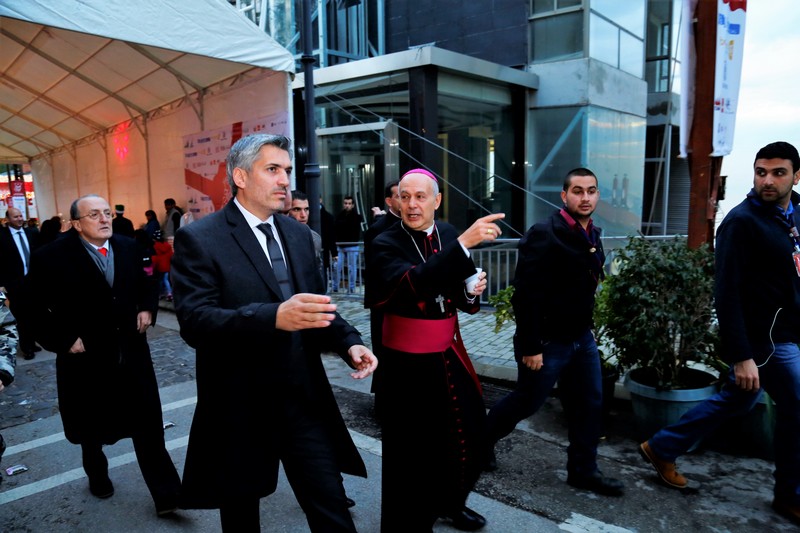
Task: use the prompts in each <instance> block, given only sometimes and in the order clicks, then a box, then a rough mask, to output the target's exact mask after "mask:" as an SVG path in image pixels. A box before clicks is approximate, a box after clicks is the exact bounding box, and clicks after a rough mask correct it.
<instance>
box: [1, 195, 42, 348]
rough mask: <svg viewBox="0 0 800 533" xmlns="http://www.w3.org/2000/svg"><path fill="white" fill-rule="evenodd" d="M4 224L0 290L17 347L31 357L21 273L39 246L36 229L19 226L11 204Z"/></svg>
mask: <svg viewBox="0 0 800 533" xmlns="http://www.w3.org/2000/svg"><path fill="white" fill-rule="evenodd" d="M6 218H8V226H7V227H5V228H2V227H0V291H2V292H4V293H5V294H7V295H8V299H9V301H10V303H11V312H12V313H14V316H15V317H16V319H17V334H18V335H19V350H20V352H21V355H22V357H23V358H25V359H33V358H34V357H35V355H36V354H35V352H37V351H39V350H40V348H39V347H37V346H36V342H35V341H34V338H33V318H32V317H31V316H30V315H29V313H26V310H25V308H24V306H25V301H26V299H27V298H26V296H25V293H24V285H25V284H24V283H23V282H24V279H25V274H27V273H28V269H29V268H30V254H31V253H32V252H33V251H34V250H35V249H36V248H37V247H38V245H39V231H38V230H37V229H36V228H26V227H23V225H24V224H25V215H24V214H23V213H22V211H20V210H19V209H17V208H15V207H9V208H8V211H6Z"/></svg>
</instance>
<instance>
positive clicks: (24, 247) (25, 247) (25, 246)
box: [17, 230, 31, 268]
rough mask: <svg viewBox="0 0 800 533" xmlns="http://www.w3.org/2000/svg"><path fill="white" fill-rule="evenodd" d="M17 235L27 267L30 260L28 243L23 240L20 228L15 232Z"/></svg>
mask: <svg viewBox="0 0 800 533" xmlns="http://www.w3.org/2000/svg"><path fill="white" fill-rule="evenodd" d="M17 237H19V243H20V245H22V255H24V256H25V257H24V259H25V268H28V265H29V264H30V262H31V251H30V249H28V243H26V242H25V236H24V235H23V234H22V230H19V231H18V232H17Z"/></svg>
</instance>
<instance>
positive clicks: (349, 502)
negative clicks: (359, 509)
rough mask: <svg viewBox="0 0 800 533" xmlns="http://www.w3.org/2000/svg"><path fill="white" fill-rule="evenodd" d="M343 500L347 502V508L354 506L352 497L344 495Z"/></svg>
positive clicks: (354, 502)
mask: <svg viewBox="0 0 800 533" xmlns="http://www.w3.org/2000/svg"><path fill="white" fill-rule="evenodd" d="M344 501H346V502H347V508H348V509H350V508H351V507H355V506H356V501H355V500H354V499H353V498H347V497H345V499H344Z"/></svg>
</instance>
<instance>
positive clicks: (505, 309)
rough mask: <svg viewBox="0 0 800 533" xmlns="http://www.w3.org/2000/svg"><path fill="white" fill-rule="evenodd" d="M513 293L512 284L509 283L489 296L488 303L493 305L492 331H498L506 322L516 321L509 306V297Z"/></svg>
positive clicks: (512, 309)
mask: <svg viewBox="0 0 800 533" xmlns="http://www.w3.org/2000/svg"><path fill="white" fill-rule="evenodd" d="M513 295H514V286H513V285H509V286H508V287H506V288H505V289H502V290H500V291H498V292H497V294H493V295H491V296H489V305H491V306H493V307H494V332H495V333H498V332H499V331H500V330H501V329H502V328H503V324H505V323H506V322H516V318H515V317H514V308H513V307H512V306H511V297H512V296H513Z"/></svg>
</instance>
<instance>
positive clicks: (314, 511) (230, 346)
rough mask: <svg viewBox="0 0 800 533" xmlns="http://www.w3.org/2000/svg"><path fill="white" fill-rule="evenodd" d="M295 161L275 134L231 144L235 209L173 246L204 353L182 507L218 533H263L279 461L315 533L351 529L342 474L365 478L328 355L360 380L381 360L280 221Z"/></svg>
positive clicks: (178, 292) (180, 296)
mask: <svg viewBox="0 0 800 533" xmlns="http://www.w3.org/2000/svg"><path fill="white" fill-rule="evenodd" d="M289 149H290V142H289V140H288V139H287V138H285V137H282V136H277V135H266V134H256V135H250V136H247V137H243V138H242V139H240V140H239V141H237V142H236V143H235V144H234V145H233V147H231V151H230V153H229V154H228V158H227V174H228V182H229V184H230V187H231V191H232V193H233V197H234V198H233V200H231V201H230V202H228V203H227V205H225V207H224V208H223V209H222V210H221V211H219V212H217V213H214V214H212V215H209V216H206V217H204V218H202V219H200V220H198V221H196V222H194V223H193V224H191V225H189V226H185V227H182V228H181V229H180V230H179V231H178V232H177V234H176V235H175V256H174V258H173V263H172V271H171V272H172V280H173V295H174V296H175V309H176V313H177V316H178V321H179V322H180V326H181V336H182V337H183V338H184V340H186V342H187V343H188V344H189V345H190V346H193V347H194V348H196V350H197V408H196V409H195V414H194V421H193V422H192V429H191V433H190V435H189V445H188V449H187V452H186V466H185V468H184V472H183V504H182V506H183V507H186V508H205V509H215V508H218V509H220V520H221V522H222V529H223V531H237V532H238V531H259V529H260V516H259V499H260V498H263V497H265V496H267V495H269V494H272V493H273V492H274V491H275V489H276V486H277V482H278V464H279V462H282V463H283V467H284V470H285V472H286V475H287V477H288V478H289V482H290V484H291V485H292V489H293V491H294V493H295V496H296V497H297V500H298V502H299V503H300V505H301V507H302V508H303V510H304V511H305V513H306V517H307V520H308V523H309V526H310V528H311V530H312V531H355V526H354V525H353V520H352V517H351V516H350V513H349V511H348V509H347V499H346V495H345V491H344V486H343V483H342V476H341V473H342V472H344V473H348V474H353V475H359V476H363V477H366V468H365V466H364V463H363V461H362V460H361V456H360V455H359V453H358V450H357V449H356V447H355V445H354V444H353V441H352V439H351V438H350V435H349V433H348V432H347V428H346V427H345V425H344V421H343V420H342V416H341V413H340V412H339V409H338V407H337V405H336V399H335V398H334V396H333V391H332V390H331V386H330V383H329V382H328V379H327V376H326V374H325V369H324V368H323V365H322V360H321V358H320V352H321V351H322V350H324V351H331V352H336V353H338V354H339V355H340V356H341V357H342V358H343V359H345V361H347V362H348V364H349V365H350V366H351V367H353V368H354V369H355V372H354V373H353V374H351V375H352V376H353V377H354V378H356V379H361V378H365V377H367V376H369V375H370V374H371V373H372V372H373V370H374V369H375V367H376V366H377V360H376V359H375V356H374V355H373V354H372V352H371V351H370V350H369V349H367V348H366V347H365V346H363V345H362V341H361V337H360V336H359V335H358V332H357V331H356V330H355V329H354V328H353V327H351V326H350V325H349V324H347V322H345V321H344V319H342V318H341V317H340V316H339V315H338V314H337V313H336V306H335V305H333V304H331V303H330V297H328V296H325V295H324V294H323V293H324V289H325V287H324V285H323V281H322V278H321V276H320V274H319V270H318V269H317V262H316V261H315V259H314V244H313V241H312V237H311V231H310V229H309V228H308V226H304V225H302V224H300V223H299V222H297V221H296V220H294V219H292V218H290V217H285V216H273V215H275V214H276V213H280V212H281V210H282V209H283V205H284V199H285V197H286V192H287V191H288V190H289V185H290V181H289V177H290V173H291V171H292V162H291V157H290V152H289ZM210 243H211V244H210Z"/></svg>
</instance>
